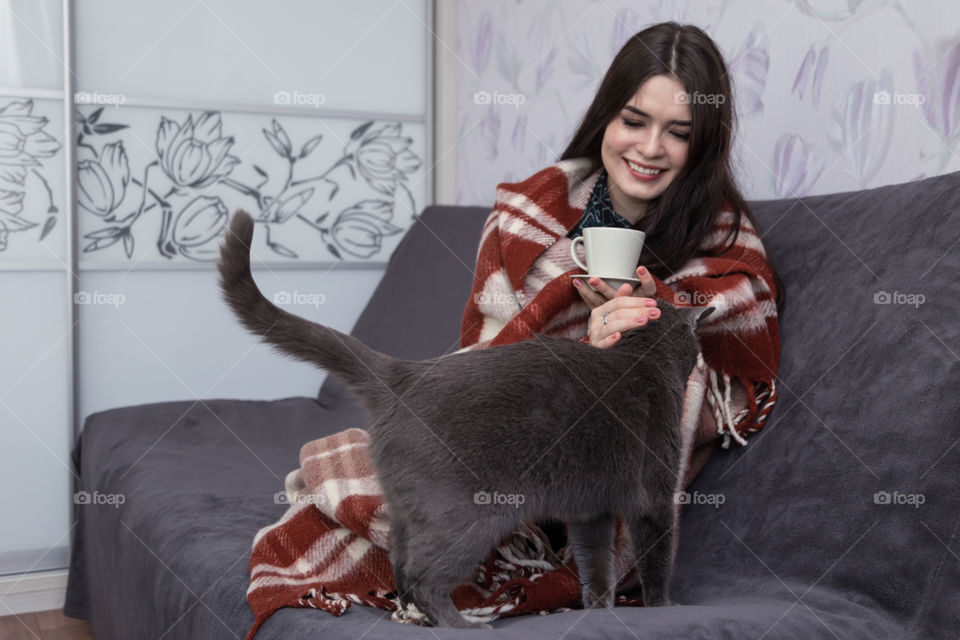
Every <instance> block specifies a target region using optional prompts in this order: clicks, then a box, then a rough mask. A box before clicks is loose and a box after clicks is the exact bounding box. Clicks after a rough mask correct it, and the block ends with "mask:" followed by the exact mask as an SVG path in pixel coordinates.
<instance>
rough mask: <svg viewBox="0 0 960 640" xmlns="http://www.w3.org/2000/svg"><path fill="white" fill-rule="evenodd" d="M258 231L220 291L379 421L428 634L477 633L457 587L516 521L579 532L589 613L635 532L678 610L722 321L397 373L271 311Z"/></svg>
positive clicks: (670, 323)
mask: <svg viewBox="0 0 960 640" xmlns="http://www.w3.org/2000/svg"><path fill="white" fill-rule="evenodd" d="M253 227H254V222H253V220H252V218H251V217H250V216H249V215H248V214H247V213H245V212H243V211H238V212H237V213H236V214H235V215H234V217H233V219H232V220H231V222H230V226H229V229H228V230H227V233H226V242H225V244H224V245H223V247H222V248H221V255H220V262H219V270H220V276H221V278H220V286H221V288H222V289H223V292H224V295H225V297H226V300H227V302H228V303H229V304H230V306H231V307H232V308H233V310H234V312H235V313H236V314H237V316H239V318H240V320H241V322H242V323H243V324H244V326H246V327H247V329H249V330H250V331H252V332H253V333H256V334H258V335H260V336H262V337H263V340H264V341H265V342H268V343H270V344H272V345H273V346H274V347H276V348H277V349H279V350H280V351H282V352H283V353H285V354H287V355H291V356H293V357H296V358H298V359H300V360H305V361H307V362H311V363H313V364H316V365H319V366H320V367H323V368H324V369H327V370H329V371H330V372H332V373H334V374H336V375H337V376H339V377H340V378H341V379H342V380H343V381H344V382H346V384H347V385H348V387H349V388H350V389H351V390H352V391H353V392H354V393H356V394H357V395H358V396H359V398H360V399H361V400H362V401H363V403H364V404H365V406H366V409H367V410H368V411H369V413H370V416H371V417H372V419H373V420H372V423H371V425H370V427H369V434H370V444H369V454H370V456H371V459H372V461H373V464H374V466H375V468H376V472H377V475H378V478H379V480H380V483H381V485H382V487H383V498H384V500H385V502H386V503H387V505H388V508H389V513H390V537H391V549H390V560H391V564H392V565H393V570H394V577H395V583H396V587H397V592H398V595H399V597H400V600H401V603H402V604H403V605H404V606H408V605H409V604H410V603H411V602H412V603H413V604H414V605H416V608H417V609H418V610H419V611H420V612H421V613H423V614H425V616H426V620H425V621H424V622H425V623H426V624H431V625H439V626H450V627H485V628H489V625H484V624H477V623H471V622H468V621H467V620H466V619H465V618H464V617H463V616H462V615H460V613H459V611H457V609H456V607H455V606H454V605H453V602H452V600H451V599H450V592H451V590H452V589H453V587H454V586H456V585H457V584H458V583H460V582H462V581H464V580H466V579H468V578H469V577H470V575H471V573H472V571H473V570H474V569H475V567H476V565H477V564H478V563H480V562H482V561H483V560H484V559H485V558H487V557H488V556H489V554H490V552H491V551H492V550H493V549H494V548H496V546H497V545H498V543H500V542H501V541H502V540H503V539H505V538H507V537H508V536H510V534H511V532H513V531H514V530H515V529H516V528H517V527H518V525H519V524H520V523H521V522H532V521H534V520H537V519H548V518H556V519H560V520H564V521H566V522H567V524H568V532H569V537H570V542H571V545H572V550H573V553H574V559H575V561H576V563H577V566H578V568H579V575H580V581H581V584H582V585H583V587H582V597H583V604H584V606H585V607H612V606H613V602H614V589H615V588H616V584H617V582H618V577H617V576H615V575H613V573H614V572H613V539H614V525H615V516H616V515H617V514H620V515H621V516H622V517H623V518H624V520H625V522H627V523H628V524H629V527H630V534H631V537H632V539H633V542H634V544H635V548H636V555H637V558H639V559H640V560H639V573H640V580H641V586H642V589H643V600H644V603H645V604H646V605H647V606H656V605H667V604H671V602H670V600H669V598H668V594H667V590H668V585H669V582H670V575H671V571H672V567H673V555H674V545H673V542H674V524H675V519H676V514H677V509H678V508H679V507H678V505H677V504H676V502H675V500H674V495H675V493H676V492H677V491H681V490H682V484H681V483H682V478H683V474H684V468H683V467H684V466H685V465H686V461H687V458H688V455H689V451H690V447H691V443H692V434H685V433H681V429H680V414H681V409H682V406H683V394H684V388H685V384H686V380H687V377H688V376H689V374H690V372H691V370H692V368H693V367H694V365H695V363H696V359H697V354H698V352H699V348H698V344H697V340H696V336H695V334H694V330H695V328H696V324H697V322H698V320H699V319H700V318H702V317H705V316H706V315H707V314H709V313H710V312H711V311H712V310H713V308H712V307H706V308H689V307H688V308H677V307H674V306H672V305H670V304H667V303H665V302H661V303H660V304H659V307H660V310H661V313H662V316H661V317H660V318H659V319H658V320H657V321H655V322H652V323H650V324H649V326H647V327H645V328H643V329H638V330H634V331H628V332H625V333H624V334H623V337H622V338H621V340H620V341H619V342H618V343H617V344H616V345H614V346H613V347H611V348H608V349H597V348H595V347H592V346H590V345H588V344H583V343H580V342H576V341H574V340H568V339H560V338H553V337H549V336H546V335H538V336H537V337H536V338H535V339H531V340H526V341H524V342H519V343H516V344H511V345H505V346H499V347H493V348H488V349H482V350H477V351H470V352H464V353H457V354H449V355H446V356H443V357H440V358H434V359H432V360H426V361H423V362H416V361H407V360H396V359H394V358H391V357H389V356H387V355H384V354H382V353H379V352H377V351H374V350H373V349H370V348H369V347H367V346H366V345H364V344H363V343H361V342H360V341H358V340H357V339H356V338H353V337H351V336H348V335H346V334H343V333H340V332H339V331H336V330H334V329H330V328H328V327H325V326H323V325H320V324H316V323H313V322H310V321H308V320H305V319H303V318H300V317H298V316H295V315H293V314H290V313H287V312H286V311H283V310H282V309H279V308H277V307H276V306H274V305H273V304H271V303H270V302H269V301H268V300H267V299H266V298H265V297H264V296H263V295H262V294H261V293H260V290H259V289H258V288H257V285H256V283H255V282H254V280H253V277H252V275H251V272H250V255H249V247H250V241H251V239H252V238H253Z"/></svg>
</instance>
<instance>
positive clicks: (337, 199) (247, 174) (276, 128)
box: [77, 105, 429, 268]
mask: <svg viewBox="0 0 960 640" xmlns="http://www.w3.org/2000/svg"><path fill="white" fill-rule="evenodd" d="M77 112H78V118H79V122H80V127H81V131H80V132H79V133H78V140H79V144H78V149H77V160H78V170H77V201H78V205H79V206H78V208H77V216H78V220H79V227H78V230H79V238H80V242H79V249H80V251H81V252H82V253H80V254H79V256H80V260H81V268H83V267H84V266H85V265H87V264H91V263H102V262H122V263H125V264H130V265H136V266H138V267H144V266H148V265H152V264H167V263H170V262H183V263H189V262H191V261H194V262H198V261H199V262H202V261H212V260H215V259H216V256H217V245H218V243H219V239H220V237H221V234H222V231H223V228H224V226H225V225H226V224H227V219H228V217H229V214H231V213H233V211H235V210H236V209H237V208H243V209H245V210H247V211H248V212H250V214H251V215H253V216H254V217H256V218H258V219H259V220H261V221H262V222H263V224H259V225H257V226H258V231H259V234H258V236H257V237H256V241H255V242H256V244H255V245H254V252H255V253H257V254H258V255H259V256H260V257H261V258H263V259H265V260H273V261H280V262H284V261H291V260H296V259H304V260H313V261H318V260H329V261H333V260H337V259H338V258H339V259H343V260H346V261H351V262H365V261H371V260H372V261H378V262H383V261H386V260H387V258H389V256H390V253H391V251H392V250H393V248H394V247H396V245H397V243H399V241H400V238H401V237H402V235H403V232H404V231H406V229H407V228H409V226H410V224H411V223H412V221H413V216H414V214H415V213H418V212H419V211H420V209H422V207H423V206H424V204H425V200H426V198H427V179H426V178H427V174H428V172H429V166H428V163H427V162H426V160H425V157H426V146H427V142H426V129H425V127H424V125H423V124H420V123H411V122H399V121H396V120H386V121H380V120H365V119H359V118H326V117H321V116H316V117H311V116H302V115H289V114H288V115H275V116H272V115H269V114H261V113H237V112H227V111H186V110H182V109H173V108H167V109H157V108H148V107H131V106H122V107H119V108H117V107H110V106H107V107H103V106H94V105H79V106H78V107H77ZM268 231H269V236H268V235H267V233H268ZM268 241H269V245H268V244H267V242H268Z"/></svg>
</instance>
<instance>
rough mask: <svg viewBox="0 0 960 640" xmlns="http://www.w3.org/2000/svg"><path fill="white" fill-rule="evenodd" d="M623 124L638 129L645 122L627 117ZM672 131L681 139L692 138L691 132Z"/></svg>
mask: <svg viewBox="0 0 960 640" xmlns="http://www.w3.org/2000/svg"><path fill="white" fill-rule="evenodd" d="M623 124H624V125H626V126H627V127H630V128H631V129H636V128H637V127H642V126H643V124H644V123H642V122H637V121H636V120H627V119H626V118H624V120H623ZM670 133H671V134H673V136H674V137H676V138H678V139H679V140H689V139H690V134H689V133H677V132H676V131H671V132H670Z"/></svg>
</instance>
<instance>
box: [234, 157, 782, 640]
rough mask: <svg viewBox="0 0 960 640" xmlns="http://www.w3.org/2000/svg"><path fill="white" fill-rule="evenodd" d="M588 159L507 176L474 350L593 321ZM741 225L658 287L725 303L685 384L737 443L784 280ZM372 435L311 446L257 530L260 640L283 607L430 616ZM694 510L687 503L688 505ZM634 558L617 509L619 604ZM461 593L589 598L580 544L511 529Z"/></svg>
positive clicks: (481, 282) (769, 382) (493, 606)
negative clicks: (588, 300)
mask: <svg viewBox="0 0 960 640" xmlns="http://www.w3.org/2000/svg"><path fill="white" fill-rule="evenodd" d="M587 166H588V165H587V163H586V162H585V161H583V160H571V161H564V162H560V163H558V164H556V165H554V166H551V167H548V168H547V169H544V170H543V171H540V172H538V173H536V174H534V175H533V176H531V177H530V178H528V179H527V180H525V181H523V182H520V183H515V184H507V183H504V184H501V185H499V186H498V188H497V201H496V204H495V206H494V210H493V212H492V213H491V214H490V217H489V218H488V220H487V222H486V224H485V225H484V229H483V235H482V238H481V244H480V250H479V254H478V258H477V269H476V275H475V278H474V286H473V292H472V296H471V298H470V300H469V301H468V302H467V306H466V309H465V311H464V315H463V322H462V328H461V345H462V346H463V348H462V349H461V351H463V350H469V349H476V348H485V347H488V346H494V345H498V344H509V343H512V342H517V341H519V340H525V339H531V338H534V334H536V333H547V334H550V335H558V336H565V337H571V338H579V337H581V336H583V335H584V334H585V333H586V328H587V318H588V315H589V309H588V308H587V307H586V305H585V304H584V303H583V302H582V301H581V300H580V297H579V295H577V294H576V292H575V290H574V289H573V286H572V285H571V283H570V279H569V277H568V275H569V274H573V273H580V270H579V269H578V268H577V267H576V266H575V265H574V264H573V262H572V260H571V259H570V256H569V243H570V240H569V239H567V238H566V237H565V235H566V233H567V231H569V229H571V228H572V227H573V225H574V224H576V222H577V221H578V220H579V219H580V216H581V215H582V213H583V207H584V206H585V205H586V202H587V198H588V197H589V194H590V191H591V190H592V187H593V184H594V181H595V180H596V177H597V175H598V173H599V172H594V173H592V174H591V173H589V172H588V170H587ZM731 221H732V215H730V214H729V213H728V212H727V213H725V214H724V215H723V216H721V218H720V221H719V223H718V226H717V229H715V231H714V232H713V233H712V234H711V236H710V237H709V238H708V240H707V242H706V243H705V244H704V249H709V248H710V247H711V246H713V245H714V244H715V243H718V242H720V240H721V239H722V238H723V234H724V232H725V230H726V229H727V228H729V225H730V223H731ZM742 225H743V227H742V229H741V233H740V235H739V238H738V240H737V242H736V244H735V246H734V247H733V248H732V249H731V250H730V251H729V252H727V253H726V254H724V255H723V256H721V257H706V256H704V257H699V258H696V259H694V260H692V261H690V263H688V264H687V265H685V266H684V268H683V269H682V270H681V271H679V272H677V273H675V274H673V275H672V276H671V277H669V278H667V279H665V280H660V279H656V283H657V293H656V294H655V295H656V296H657V297H660V298H663V299H666V300H668V301H669V302H671V303H673V304H675V305H678V306H682V305H684V304H693V305H704V304H710V305H712V306H714V307H716V311H714V313H712V314H711V315H710V316H709V317H708V319H707V322H706V323H705V324H704V325H702V326H701V327H700V330H699V335H700V342H701V346H702V350H703V352H702V357H701V358H700V359H699V361H698V364H697V366H696V367H695V368H694V370H693V371H692V372H691V374H690V377H689V379H688V381H687V387H686V391H685V395H684V405H683V417H682V419H681V422H682V425H681V428H682V430H683V432H684V434H685V436H686V437H687V438H688V440H687V442H688V443H689V441H690V439H692V435H691V434H692V433H693V432H694V431H696V430H697V427H698V424H699V422H700V415H701V408H702V406H703V403H704V402H705V401H706V402H708V403H709V404H708V406H709V407H710V408H711V409H712V413H713V415H714V417H715V419H716V423H717V436H718V437H720V436H722V437H723V439H724V446H725V447H726V446H727V445H728V444H729V441H730V439H731V438H733V439H734V440H736V441H737V442H738V443H740V444H745V443H746V440H745V438H744V436H745V434H746V433H749V432H752V431H756V430H758V429H760V428H761V427H762V425H763V422H764V420H765V419H766V417H767V416H768V415H769V413H770V410H771V409H772V407H773V404H774V402H775V401H776V389H775V385H774V378H775V376H776V371H777V366H778V364H779V359H780V341H779V331H778V327H777V316H776V306H775V304H774V298H775V284H774V280H773V276H772V273H771V272H770V269H769V265H768V263H767V259H766V255H765V253H764V251H763V246H762V244H761V242H760V240H759V238H758V237H757V234H756V232H755V231H754V229H753V228H752V226H751V225H750V223H749V221H748V220H747V219H746V218H743V220H742ZM639 330H642V329H639ZM732 379H738V380H739V381H740V382H741V383H742V384H743V385H744V387H745V389H746V391H747V396H748V402H747V406H746V407H742V408H739V409H738V410H735V408H734V407H733V406H732V402H731V396H730V389H731V384H730V383H731V380H732ZM721 381H722V382H723V386H722V387H721V386H720V382H721ZM367 441H368V436H367V433H366V432H365V431H363V430H361V429H348V430H346V431H343V432H340V433H336V434H334V435H332V436H328V437H326V438H320V439H318V440H314V441H312V442H309V443H307V444H306V445H304V447H303V448H302V450H301V453H300V468H299V469H297V470H295V471H292V472H291V473H290V474H289V475H288V477H287V482H286V488H285V494H283V495H285V497H286V499H287V500H288V501H289V504H290V506H289V507H288V509H287V512H286V513H285V514H284V515H283V517H282V518H281V519H280V520H279V521H278V522H276V523H275V524H272V525H270V526H268V527H265V528H264V529H261V530H260V531H259V532H258V533H257V535H256V537H255V539H254V544H253V551H252V554H251V558H250V586H249V588H248V590H247V600H248V602H249V603H250V607H251V608H252V609H253V612H254V614H255V616H256V621H255V623H254V625H253V627H252V628H251V629H250V631H249V633H248V634H247V640H251V639H252V638H253V637H254V635H255V633H256V631H257V629H259V627H260V626H261V625H262V624H263V623H264V622H265V621H266V620H267V619H268V618H269V617H270V616H271V615H272V614H273V613H274V612H275V611H276V610H277V609H279V608H281V607H312V608H318V609H324V610H326V611H329V612H330V613H333V614H334V615H338V616H339V615H341V614H342V613H343V612H344V611H345V610H346V609H347V608H348V607H349V606H350V605H351V603H354V602H356V603H360V604H365V605H371V606H375V607H379V608H382V609H387V610H392V611H393V616H392V617H393V619H394V620H398V621H403V622H411V621H412V622H415V621H417V618H418V614H417V612H415V611H404V610H400V609H398V608H397V600H396V597H395V594H393V593H392V592H393V590H394V584H393V573H392V570H391V567H390V561H389V553H388V552H389V544H390V540H389V513H388V511H387V506H386V504H385V503H384V502H383V500H382V498H381V493H380V487H379V483H378V481H377V478H376V475H375V473H374V470H373V467H372V463H371V461H370V459H369V457H368V456H367V453H366V443H367ZM688 451H689V449H688ZM707 455H709V452H708V453H707ZM703 462H705V458H704V457H703V456H701V460H700V464H701V465H702V463H703ZM680 471H681V472H680V474H679V475H680V478H682V481H681V482H678V490H682V489H683V488H685V487H686V486H687V484H689V482H690V481H691V480H692V477H693V476H692V475H691V474H689V473H687V471H688V469H687V468H686V467H684V468H683V469H681V470H680ZM690 471H694V470H693V469H691V470H690ZM694 473H695V471H694ZM681 508H682V504H678V506H677V509H678V512H679V510H680V509H681ZM678 515H679V513H678ZM676 540H677V538H676V537H675V543H676ZM635 560H636V558H635V557H634V552H633V548H632V545H631V544H630V537H629V533H628V531H627V528H626V527H625V526H624V523H623V522H622V521H618V524H617V533H616V538H615V567H616V571H617V575H618V576H621V579H620V581H619V583H618V588H617V592H618V596H617V604H618V605H640V604H642V600H641V599H640V598H635V599H628V598H626V597H625V596H624V595H623V592H625V591H630V590H633V589H634V588H636V587H637V586H638V584H639V583H638V579H637V575H636V573H635V571H634V570H633V567H634V564H635ZM452 598H453V600H454V603H455V604H456V606H457V608H458V609H460V611H461V612H462V613H463V614H464V615H466V616H467V617H468V618H470V619H472V620H478V621H490V620H493V619H496V618H498V617H504V616H512V615H519V614H524V613H543V612H550V611H559V610H566V609H569V608H575V607H578V606H580V605H579V602H580V587H579V582H578V579H577V575H576V565H575V563H573V561H572V554H571V552H570V549H569V546H568V547H565V548H564V549H562V550H560V552H559V557H558V556H557V555H555V554H554V552H553V551H552V550H551V548H550V546H549V543H548V542H547V540H546V538H545V536H544V534H543V532H542V531H540V529H539V528H538V527H536V526H535V525H531V526H523V527H521V528H520V529H518V530H517V531H516V532H515V533H514V535H513V536H512V537H510V538H508V539H507V540H504V541H503V543H502V544H501V546H499V547H498V548H497V549H496V550H494V551H493V552H492V553H491V555H490V556H489V558H488V559H487V561H486V562H484V563H483V564H481V565H478V567H477V571H476V573H475V574H474V576H473V577H472V579H471V580H469V581H467V582H465V583H463V584H461V585H460V586H458V587H457V588H456V589H455V590H454V591H453V593H452Z"/></svg>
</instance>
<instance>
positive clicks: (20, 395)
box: [0, 0, 72, 616]
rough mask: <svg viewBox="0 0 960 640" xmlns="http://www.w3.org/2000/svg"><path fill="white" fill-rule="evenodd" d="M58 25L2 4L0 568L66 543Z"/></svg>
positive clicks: (28, 3)
mask: <svg viewBox="0 0 960 640" xmlns="http://www.w3.org/2000/svg"><path fill="white" fill-rule="evenodd" d="M62 25H63V22H62V17H61V10H60V3H59V2H55V1H44V2H40V1H38V0H22V1H19V2H18V1H16V0H8V1H7V2H4V3H2V4H0V49H2V52H0V53H2V58H0V60H2V61H0V300H2V301H3V313H2V314H0V336H2V339H0V513H2V514H3V517H2V520H3V525H2V526H0V574H12V573H21V572H24V571H31V570H42V569H49V568H51V567H62V566H64V563H65V561H66V547H67V544H68V541H69V529H70V518H69V510H68V505H69V500H70V491H71V477H70V475H71V474H70V462H69V459H70V445H71V435H72V434H71V428H70V426H71V412H70V397H69V370H70V357H69V356H70V346H71V320H70V302H69V281H68V273H69V269H68V266H67V241H66V229H67V224H66V219H65V216H66V207H65V176H66V175H67V173H66V166H65V145H67V144H69V141H68V140H66V139H65V133H64V132H65V126H64V120H65V110H64V101H63V65H62V63H61V60H62V57H63V48H62V44H61V39H62ZM6 613H8V612H6V611H3V610H0V616H2V615H5V614H6Z"/></svg>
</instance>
